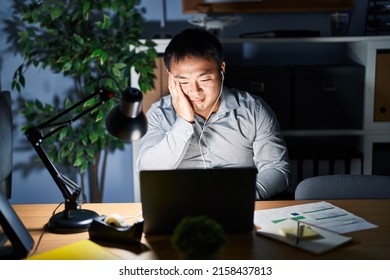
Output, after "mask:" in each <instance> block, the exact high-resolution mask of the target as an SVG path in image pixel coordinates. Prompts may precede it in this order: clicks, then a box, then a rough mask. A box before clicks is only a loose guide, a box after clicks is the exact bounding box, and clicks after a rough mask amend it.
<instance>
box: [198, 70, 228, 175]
mask: <svg viewBox="0 0 390 280" xmlns="http://www.w3.org/2000/svg"><path fill="white" fill-rule="evenodd" d="M222 75H223V74H222ZM222 77H223V76H222ZM223 80H224V79H223V78H222V82H221V89H220V90H219V95H218V97H217V99H216V100H215V102H214V105H213V107H212V108H211V110H210V113H209V114H208V116H207V118H206V119H205V121H204V124H203V128H201V130H202V131H201V133H200V136H199V141H198V147H199V152H200V156H201V157H202V161H203V166H204V169H207V164H206V159H205V158H204V154H203V151H202V146H201V141H202V138H203V134H204V131H205V129H206V124H207V121H208V120H209V118H210V116H211V114H212V112H213V110H214V108H215V106H216V105H217V102H218V100H219V98H220V97H221V95H222V89H223ZM196 123H197V124H198V126H199V128H200V125H199V123H198V122H196Z"/></svg>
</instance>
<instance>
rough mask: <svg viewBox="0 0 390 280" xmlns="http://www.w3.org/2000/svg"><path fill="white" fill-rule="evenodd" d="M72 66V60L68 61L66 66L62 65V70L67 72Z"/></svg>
mask: <svg viewBox="0 0 390 280" xmlns="http://www.w3.org/2000/svg"><path fill="white" fill-rule="evenodd" d="M71 68H72V62H71V61H68V62H67V63H65V64H64V66H63V67H62V71H64V72H66V71H68V70H70V69H71Z"/></svg>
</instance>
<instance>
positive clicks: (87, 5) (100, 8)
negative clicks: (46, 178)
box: [6, 0, 157, 202]
mask: <svg viewBox="0 0 390 280" xmlns="http://www.w3.org/2000/svg"><path fill="white" fill-rule="evenodd" d="M139 3H140V1H137V0H127V1H122V0H114V1H113V0H87V1H50V0H41V1H25V2H23V1H17V0H15V4H14V6H13V21H12V20H11V21H8V22H7V23H6V25H7V26H10V25H12V24H15V25H14V27H13V30H15V28H16V30H17V31H18V40H17V42H18V47H19V51H20V53H21V55H22V56H23V59H24V61H23V63H22V64H21V65H20V66H19V67H18V68H17V69H16V71H15V74H14V79H13V83H12V88H13V89H16V90H17V91H18V92H21V91H22V89H23V88H24V87H25V85H26V81H25V77H24V73H25V70H26V69H27V68H29V67H32V66H33V67H37V68H38V67H40V68H49V69H50V70H51V71H53V72H55V73H62V74H63V75H64V76H65V77H71V78H72V79H73V80H74V84H75V89H74V91H73V92H72V93H73V94H72V93H65V95H66V96H64V98H62V99H63V100H65V101H64V103H61V104H57V106H52V105H48V104H43V103H42V102H41V101H40V100H35V101H27V102H25V107H24V109H23V110H22V113H23V114H24V116H25V118H26V125H25V126H24V127H23V128H22V129H23V130H25V129H27V128H28V127H30V126H32V125H37V124H40V123H42V122H43V121H46V120H47V119H49V118H50V117H53V116H54V115H56V114H57V113H58V112H59V111H62V110H64V109H65V108H66V107H68V106H70V105H71V104H72V103H73V102H77V101H78V100H81V99H82V97H83V96H85V95H86V94H89V93H91V92H92V91H94V90H95V88H96V86H97V84H98V81H99V80H100V79H101V77H110V78H107V79H103V80H102V81H103V85H104V86H106V87H108V88H110V89H112V90H114V91H120V90H123V89H125V88H127V87H129V82H130V69H131V67H134V69H135V71H136V72H138V73H139V74H140V78H139V88H140V89H141V91H142V92H147V91H148V90H151V89H153V84H154V78H155V76H154V67H155V58H156V56H157V53H156V51H155V49H154V43H153V42H151V41H144V40H140V38H141V32H142V30H143V17H142V12H143V11H142V9H139V8H137V5H138V4H139ZM21 4H22V5H21ZM10 36H11V35H10ZM14 39H15V38H14ZM9 40H12V38H9ZM14 41H15V40H14ZM130 46H131V47H132V48H130ZM141 47H142V49H143V50H144V51H141V52H137V48H141ZM130 49H132V50H130ZM133 86H134V85H133ZM74 93H76V96H74ZM49 94H50V93H49ZM113 105H114V101H112V100H110V101H109V102H108V104H105V105H104V106H100V107H99V108H98V109H96V110H94V111H93V112H92V113H91V114H89V115H87V116H84V117H83V118H82V119H81V120H80V121H79V122H80V123H78V124H77V126H68V127H66V128H64V129H62V130H61V131H60V133H57V134H55V135H53V136H52V137H51V138H48V139H47V141H45V147H46V152H47V154H48V156H49V157H50V158H51V160H52V161H53V162H55V163H56V164H59V165H63V166H72V167H74V168H78V170H79V173H80V177H81V179H80V185H81V186H83V187H84V186H85V182H86V178H85V174H88V175H89V176H88V178H89V180H88V181H89V194H90V195H89V196H90V199H89V200H90V201H91V202H100V201H101V200H102V195H103V191H104V179H105V164H106V162H107V155H108V154H109V153H110V152H113V151H115V150H117V149H123V148H124V143H122V142H121V141H119V140H116V139H114V138H113V137H112V136H110V135H109V134H108V133H107V132H106V131H105V126H104V118H105V115H106V113H108V112H109V110H110V109H111V108H112V106H113ZM84 106H91V104H89V103H87V104H84ZM57 111H58V112H57ZM46 143H47V144H46ZM99 166H101V172H98V170H100V168H99Z"/></svg>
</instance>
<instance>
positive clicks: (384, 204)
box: [13, 200, 390, 260]
mask: <svg viewBox="0 0 390 280" xmlns="http://www.w3.org/2000/svg"><path fill="white" fill-rule="evenodd" d="M307 202H313V201H294V200H291V201H287V200H286V201H259V202H256V209H269V208H276V207H283V206H290V205H295V204H302V203H307ZM329 202H331V203H332V204H334V205H336V206H339V207H341V208H343V209H345V210H347V211H350V212H352V213H353V214H355V215H358V216H360V217H362V218H364V219H366V220H367V221H369V222H371V223H374V224H376V225H378V226H379V227H378V228H375V229H369V230H363V231H357V232H352V233H350V234H348V235H350V236H351V237H352V238H353V242H352V243H349V244H347V245H345V246H343V247H341V248H338V249H335V250H333V251H330V252H328V253H326V254H323V255H320V256H316V255H313V254H310V253H306V252H304V251H301V250H299V249H296V248H293V247H290V246H287V245H285V244H282V243H279V242H277V241H274V240H271V239H268V238H265V237H260V236H257V235H256V234H255V232H251V233H246V234H232V235H229V236H228V244H227V246H226V247H225V248H224V249H223V250H222V252H221V254H220V258H221V259H226V260H227V259H242V260H245V259H266V260H278V259H283V260H285V259H299V260H305V259H314V260H315V259H345V260H354V259H371V260H376V259H386V260H390V250H389V249H390V200H330V201H329ZM13 207H14V209H15V211H16V212H17V213H18V215H19V217H20V218H21V220H22V221H23V223H24V224H25V226H26V228H27V229H28V230H29V231H30V233H31V235H32V237H33V238H34V240H35V242H36V243H37V241H38V238H39V236H40V235H41V233H42V228H43V225H44V224H45V223H47V221H48V220H49V218H50V215H51V213H52V212H53V210H54V209H55V207H56V205H54V204H29V205H14V206H13ZM83 208H84V209H90V210H94V211H96V212H97V213H99V214H100V215H110V214H113V213H118V214H120V215H122V216H124V217H126V216H134V215H137V214H139V213H140V211H141V204H139V203H102V204H100V203H96V204H85V205H84V206H83ZM135 221H136V219H133V220H131V219H130V220H127V222H129V223H130V224H131V223H133V222H135ZM88 238H89V236H88V232H84V233H77V234H53V233H49V232H47V233H45V234H44V235H43V238H42V241H41V243H40V245H39V247H38V249H37V251H36V254H38V253H41V252H45V251H48V250H51V249H54V248H58V247H60V246H63V245H67V244H70V243H73V242H75V241H78V240H82V239H88ZM142 243H143V244H144V245H145V246H136V247H135V248H132V249H126V250H124V249H118V248H110V250H112V251H114V252H115V253H117V254H120V255H121V256H122V257H123V258H126V259H177V258H178V255H177V253H176V252H175V250H174V249H173V248H172V247H171V245H170V236H152V237H147V238H145V237H143V239H142Z"/></svg>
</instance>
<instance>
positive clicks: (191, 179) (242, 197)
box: [140, 168, 257, 235]
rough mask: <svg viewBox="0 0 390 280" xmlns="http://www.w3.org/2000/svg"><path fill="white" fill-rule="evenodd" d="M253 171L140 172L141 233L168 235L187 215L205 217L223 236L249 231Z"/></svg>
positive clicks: (252, 196) (185, 170)
mask: <svg viewBox="0 0 390 280" xmlns="http://www.w3.org/2000/svg"><path fill="white" fill-rule="evenodd" d="M256 174H257V170H256V169H255V168H221V169H175V170H149V171H146V170H144V171H141V172H140V186H141V201H142V211H143V218H144V233H145V234H146V235H147V234H171V233H173V232H174V229H175V228H176V226H177V225H178V224H179V222H180V221H181V220H182V219H183V218H185V217H189V216H199V215H205V216H207V217H209V218H212V219H214V220H215V221H217V222H218V223H219V224H220V225H221V226H222V228H223V229H224V230H225V232H227V233H242V232H249V231H251V230H253V215H254V205H255V193H256Z"/></svg>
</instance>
